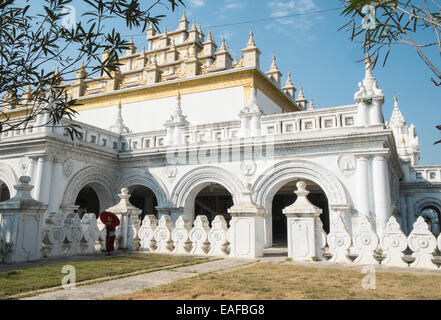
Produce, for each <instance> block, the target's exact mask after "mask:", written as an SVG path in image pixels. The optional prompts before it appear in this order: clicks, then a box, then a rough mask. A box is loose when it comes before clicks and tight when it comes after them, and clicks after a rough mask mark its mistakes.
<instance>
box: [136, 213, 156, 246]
mask: <svg viewBox="0 0 441 320" xmlns="http://www.w3.org/2000/svg"><path fill="white" fill-rule="evenodd" d="M157 227H158V220H157V219H156V217H155V216H154V215H147V216H145V217H144V220H143V221H142V226H141V228H140V229H139V231H138V236H139V238H140V240H141V243H140V245H141V247H140V250H142V251H156V249H157V248H158V247H157V246H156V240H155V230H156V228H157Z"/></svg>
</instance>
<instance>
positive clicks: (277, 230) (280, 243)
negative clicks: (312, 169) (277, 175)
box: [270, 179, 329, 247]
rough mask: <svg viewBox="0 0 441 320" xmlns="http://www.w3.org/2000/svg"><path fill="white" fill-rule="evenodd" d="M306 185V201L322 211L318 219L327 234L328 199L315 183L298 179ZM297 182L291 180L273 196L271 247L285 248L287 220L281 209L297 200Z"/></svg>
mask: <svg viewBox="0 0 441 320" xmlns="http://www.w3.org/2000/svg"><path fill="white" fill-rule="evenodd" d="M299 180H302V181H304V182H306V184H307V187H306V188H307V190H308V191H309V192H310V193H309V195H308V200H309V201H310V202H311V203H312V204H313V205H315V206H316V207H319V208H320V209H322V210H323V213H322V215H321V216H320V219H321V221H322V223H323V229H324V230H325V232H326V233H329V204H328V198H327V197H326V194H325V193H324V191H323V190H322V189H321V188H320V186H319V185H317V184H316V183H314V182H312V181H309V180H305V179H299ZM299 180H293V181H290V182H288V183H287V184H285V185H284V186H282V187H281V188H280V189H279V190H278V191H277V192H276V194H275V195H274V198H273V201H272V208H271V216H270V219H272V230H271V231H272V235H273V239H272V240H273V241H272V242H273V247H286V245H287V228H288V227H287V218H286V216H285V215H284V214H283V209H285V208H286V207H288V206H290V205H291V204H293V203H294V202H295V201H296V200H297V195H296V194H295V193H294V192H295V191H296V190H297V187H296V183H297V182H298V181H299Z"/></svg>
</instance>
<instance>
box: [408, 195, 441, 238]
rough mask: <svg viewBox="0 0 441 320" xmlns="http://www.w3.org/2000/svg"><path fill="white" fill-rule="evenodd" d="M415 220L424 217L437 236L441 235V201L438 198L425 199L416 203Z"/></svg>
mask: <svg viewBox="0 0 441 320" xmlns="http://www.w3.org/2000/svg"><path fill="white" fill-rule="evenodd" d="M414 208H415V219H416V218H417V217H418V216H422V217H423V218H424V219H425V220H426V222H427V224H428V225H429V228H430V230H431V231H432V233H433V234H434V235H435V236H438V235H439V233H440V223H441V200H440V199H437V198H424V199H421V200H419V201H417V202H416V203H415V207H414Z"/></svg>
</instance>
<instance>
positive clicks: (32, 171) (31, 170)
mask: <svg viewBox="0 0 441 320" xmlns="http://www.w3.org/2000/svg"><path fill="white" fill-rule="evenodd" d="M30 160H31V163H30V164H29V173H28V176H29V177H31V182H30V184H31V185H35V167H36V166H37V160H36V159H35V158H30Z"/></svg>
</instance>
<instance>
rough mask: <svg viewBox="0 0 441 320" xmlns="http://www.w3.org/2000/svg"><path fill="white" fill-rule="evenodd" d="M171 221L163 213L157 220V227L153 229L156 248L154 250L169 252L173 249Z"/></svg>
mask: <svg viewBox="0 0 441 320" xmlns="http://www.w3.org/2000/svg"><path fill="white" fill-rule="evenodd" d="M172 226H173V224H172V221H171V218H170V216H167V215H164V216H162V217H161V219H160V220H159V222H158V227H157V228H156V230H155V233H154V237H155V240H156V243H157V246H158V248H157V249H156V252H159V253H170V252H171V251H173V240H172V237H171V233H172Z"/></svg>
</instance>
